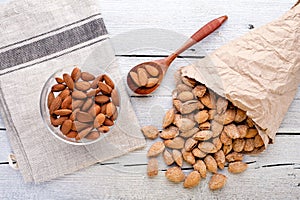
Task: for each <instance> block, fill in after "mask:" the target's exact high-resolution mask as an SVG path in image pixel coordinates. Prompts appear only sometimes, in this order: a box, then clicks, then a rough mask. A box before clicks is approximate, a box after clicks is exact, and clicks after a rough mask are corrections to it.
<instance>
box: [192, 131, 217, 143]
mask: <svg viewBox="0 0 300 200" xmlns="http://www.w3.org/2000/svg"><path fill="white" fill-rule="evenodd" d="M212 136H213V132H212V131H210V130H203V131H199V132H197V133H195V135H193V139H195V140H197V141H205V140H209V139H210V138H212Z"/></svg>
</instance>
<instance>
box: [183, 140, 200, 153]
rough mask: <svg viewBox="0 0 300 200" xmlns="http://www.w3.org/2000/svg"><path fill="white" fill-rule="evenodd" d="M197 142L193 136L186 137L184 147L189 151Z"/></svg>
mask: <svg viewBox="0 0 300 200" xmlns="http://www.w3.org/2000/svg"><path fill="white" fill-rule="evenodd" d="M197 143H198V141H197V140H194V139H193V138H188V139H187V140H186V141H185V143H184V149H185V150H186V151H191V150H192V149H193V148H194V147H195V146H196V145H197Z"/></svg>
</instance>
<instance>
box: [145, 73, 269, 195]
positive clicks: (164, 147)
mask: <svg viewBox="0 0 300 200" xmlns="http://www.w3.org/2000/svg"><path fill="white" fill-rule="evenodd" d="M142 132H143V133H144V135H145V137H146V138H148V139H152V140H154V139H157V138H158V139H157V140H158V141H156V142H155V143H154V144H153V145H152V146H151V147H150V149H149V150H148V154H147V156H148V157H149V161H148V167H147V173H148V176H149V177H153V176H156V175H157V174H158V160H157V158H156V157H157V156H159V155H160V154H162V156H163V159H164V162H165V164H166V165H168V166H170V168H168V169H167V171H166V173H165V176H166V178H167V179H168V180H170V181H172V182H175V183H180V182H183V186H184V187H185V188H192V187H195V186H197V185H198V184H199V183H200V181H201V178H206V174H207V172H211V173H212V174H213V175H212V177H211V179H210V181H209V188H210V189H211V190H216V189H220V188H222V187H223V186H224V185H225V183H226V180H227V177H226V176H225V175H223V174H221V173H219V171H220V170H223V169H224V167H225V166H228V171H229V172H230V173H234V174H237V173H241V172H243V171H245V170H246V169H247V164H246V163H244V162H243V156H244V154H245V153H258V152H260V151H262V150H263V149H264V143H263V140H262V138H261V137H260V135H259V134H258V131H257V129H256V128H255V126H254V123H253V121H252V120H251V119H250V118H249V117H247V116H246V113H245V112H244V111H243V110H240V109H238V108H237V107H235V106H234V105H232V103H230V102H229V101H227V100H226V99H225V98H223V97H221V96H218V95H217V94H215V93H214V92H213V91H209V90H208V89H207V88H206V87H205V85H203V84H201V83H199V82H197V81H195V80H194V79H190V78H187V77H181V80H180V81H179V82H178V84H177V86H176V89H175V90H174V91H173V108H171V109H170V110H168V111H167V112H166V114H165V117H164V120H163V130H162V131H159V130H158V129H157V128H156V127H154V126H145V127H143V128H142ZM184 162H186V163H187V164H188V165H191V166H192V169H193V171H192V172H190V173H189V174H188V175H187V176H186V175H185V174H184V172H183V171H182V169H181V167H182V166H183V163H184Z"/></svg>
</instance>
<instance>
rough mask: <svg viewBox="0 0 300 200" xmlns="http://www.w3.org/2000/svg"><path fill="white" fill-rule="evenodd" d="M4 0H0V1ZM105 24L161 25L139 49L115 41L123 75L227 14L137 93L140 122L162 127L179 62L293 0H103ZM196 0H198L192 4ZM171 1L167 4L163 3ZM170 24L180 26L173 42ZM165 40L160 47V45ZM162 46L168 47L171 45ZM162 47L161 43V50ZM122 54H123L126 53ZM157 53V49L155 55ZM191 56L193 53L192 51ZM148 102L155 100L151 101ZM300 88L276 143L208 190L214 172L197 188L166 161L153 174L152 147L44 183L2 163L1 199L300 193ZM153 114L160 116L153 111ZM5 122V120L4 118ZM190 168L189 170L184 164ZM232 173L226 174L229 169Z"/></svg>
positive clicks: (115, 27)
mask: <svg viewBox="0 0 300 200" xmlns="http://www.w3.org/2000/svg"><path fill="white" fill-rule="evenodd" d="M3 1H7V0H0V2H3ZM99 2H100V5H101V8H102V13H103V17H104V20H105V23H106V26H107V28H108V30H109V32H110V34H111V35H112V36H116V35H118V34H121V33H124V32H126V31H131V30H136V29H145V28H150V29H151V30H153V28H156V30H157V35H158V36H160V37H159V38H156V39H155V38H152V37H151V36H152V35H153V34H152V33H151V34H148V35H147V34H146V35H145V36H146V37H148V38H149V39H148V43H147V45H145V46H144V47H156V49H155V50H153V48H152V49H151V48H150V49H143V50H142V51H138V52H126V50H127V49H128V43H124V45H121V46H119V47H118V51H117V52H116V53H117V54H118V55H120V56H119V61H120V68H121V72H122V74H126V73H127V72H128V70H129V69H130V67H131V66H134V65H136V64H137V63H140V62H144V61H147V60H153V59H156V58H161V56H165V55H167V54H168V53H170V51H172V50H174V49H176V47H178V46H179V44H181V43H182V42H183V41H184V40H185V38H186V37H184V36H183V35H187V36H188V35H191V34H192V33H193V32H195V31H196V30H197V29H198V28H199V27H201V26H202V25H204V24H205V23H207V22H208V21H210V20H211V19H213V18H216V17H219V16H221V15H224V14H227V15H228V16H229V20H228V21H227V22H226V23H225V24H224V26H222V27H221V28H220V29H219V30H218V31H216V32H215V33H213V34H212V35H211V36H209V37H207V38H206V39H205V40H203V41H202V42H201V43H200V44H199V45H198V46H195V47H193V48H191V49H190V50H189V51H187V52H185V54H184V56H185V57H188V58H185V59H177V60H176V61H175V62H174V65H173V66H172V68H170V71H169V72H168V74H167V76H166V77H165V82H164V83H163V86H162V87H161V88H160V89H159V90H158V91H157V92H156V93H155V94H154V95H152V96H149V97H147V98H140V97H132V98H131V101H132V103H133V106H134V109H135V111H136V112H137V115H138V119H139V121H140V124H141V125H148V124H153V125H156V126H158V127H159V126H161V119H162V116H163V113H164V111H165V110H167V109H168V108H170V107H171V101H170V100H171V96H170V92H171V91H172V90H173V88H174V87H175V85H174V81H173V80H174V78H173V74H174V72H175V70H176V69H178V68H179V67H180V66H183V65H186V64H189V63H190V62H193V61H194V60H195V59H199V58H198V57H199V56H200V57H201V56H203V55H206V54H207V53H209V52H211V51H213V50H215V49H216V48H218V47H220V46H222V45H223V44H225V43H227V42H229V41H230V40H232V39H234V38H237V37H239V36H241V35H243V34H244V33H247V32H249V31H250V29H249V25H253V26H254V28H257V27H259V26H261V25H263V24H265V23H267V22H270V21H272V20H273V19H275V18H278V17H279V16H281V15H282V14H283V13H285V11H287V10H288V9H289V8H291V7H292V5H293V4H294V3H295V2H296V1H295V0H286V1H281V0H274V1H263V0H243V1H232V0H231V1H229V0H222V1H221V0H212V1H199V0H197V1H194V0H186V1H179V0H176V1H175V0H172V1H171V0H163V1H147V0H128V1H117V0H109V1H108V0H102V1H100V0H99ZM190 5H193V6H190ZM166 8H167V9H166ZM160 29H167V30H170V31H174V32H175V33H177V34H178V35H177V36H174V39H172V40H170V41H169V42H168V41H167V42H162V41H164V38H165V37H167V36H168V34H162V33H166V32H165V31H160ZM162 45H163V46H162ZM165 47H168V48H167V49H166V48H165ZM157 48H162V49H163V50H161V51H158V49H157ZM121 55H122V56H121ZM155 55H156V56H155ZM191 57H192V58H191ZM149 105H150V106H149ZM299 113H300V92H298V93H297V95H296V98H295V100H294V102H293V103H292V105H291V107H290V109H289V111H288V113H287V115H286V117H285V119H284V121H283V122H282V124H281V127H280V130H279V135H278V136H277V137H276V141H275V144H273V145H270V146H269V148H268V149H267V151H265V152H264V153H262V154H260V155H258V156H247V157H246V161H248V162H251V164H249V169H248V170H247V171H246V172H244V173H243V174H240V175H231V174H228V182H227V185H226V187H225V188H224V189H222V190H221V191H216V192H210V191H209V189H208V186H207V182H208V180H209V178H207V179H206V180H203V181H202V182H201V184H200V186H199V187H196V188H194V189H192V190H187V189H183V188H182V185H181V184H172V183H170V182H168V181H167V180H166V179H165V177H164V171H163V170H165V166H164V165H163V164H160V165H159V166H160V172H159V176H158V177H155V178H154V179H148V178H147V176H146V165H145V164H146V162H147V158H146V157H145V154H146V151H147V148H148V147H149V145H150V144H151V142H149V143H148V147H147V148H145V149H143V150H140V151H136V152H133V153H130V154H128V155H125V156H122V157H120V158H116V159H113V160H110V161H107V162H106V163H104V164H96V165H94V166H91V167H89V168H87V169H84V170H81V171H79V172H76V173H74V174H70V175H67V176H65V177H62V178H59V179H56V180H53V181H51V182H47V183H42V184H40V185H33V184H24V182H23V180H22V177H21V175H20V173H19V172H18V171H14V170H13V169H11V168H10V167H9V166H8V165H7V164H0V182H1V184H0V199H199V198H201V199H202V198H203V199H224V198H230V199H300V192H299V190H300V178H299V177H300V157H299V145H300V135H297V134H300V126H299V125H300V114H299ZM153 115H155V116H156V117H153ZM0 129H4V124H3V122H2V120H1V117H0ZM0 147H1V150H0V163H4V162H7V155H8V153H10V152H11V148H10V146H9V144H8V140H7V137H6V132H5V131H0ZM186 172H187V171H186ZM226 174H227V173H226Z"/></svg>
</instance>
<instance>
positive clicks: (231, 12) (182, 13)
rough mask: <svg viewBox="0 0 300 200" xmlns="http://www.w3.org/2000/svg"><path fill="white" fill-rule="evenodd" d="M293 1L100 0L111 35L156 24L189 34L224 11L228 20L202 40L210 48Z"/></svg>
mask: <svg viewBox="0 0 300 200" xmlns="http://www.w3.org/2000/svg"><path fill="white" fill-rule="evenodd" d="M295 2H296V0H287V1H280V0H275V1H272V3H270V2H268V1H262V0H257V1H252V0H245V1H242V2H240V1H228V0H225V1H223V0H214V1H206V2H203V1H193V0H186V1H172V2H171V1H159V2H155V3H153V2H150V1H147V0H130V1H101V2H100V3H101V7H102V13H103V17H104V20H105V23H106V26H107V29H108V31H109V32H110V34H111V35H116V34H120V33H123V32H126V31H130V30H136V29H142V28H159V29H168V30H172V31H176V32H177V33H180V34H184V35H187V36H190V35H191V34H193V33H194V32H195V31H196V30H198V29H199V28H200V27H201V26H202V25H204V24H205V23H207V22H208V21H210V20H212V19H213V18H216V17H219V16H222V15H224V14H227V15H228V16H229V20H228V22H227V23H226V24H225V25H224V26H222V27H221V28H220V29H219V30H218V31H217V32H215V33H213V34H212V35H211V36H210V37H208V38H206V39H205V40H204V41H202V42H201V45H202V47H203V49H205V50H207V51H208V52H210V51H212V50H214V49H216V48H217V47H220V46H221V45H223V44H225V43H226V42H228V41H229V40H232V39H234V38H237V37H239V36H241V35H243V34H244V33H246V32H248V31H249V24H252V25H254V27H259V26H261V25H263V24H265V23H267V22H270V21H272V20H274V19H276V18H278V17H279V16H281V15H282V14H283V13H285V12H286V11H287V10H289V9H290V8H291V7H292V5H293V4H294V3H295ZM190 5H192V6H190ZM166 8H167V9H166ZM253 13H255V14H253ZM116 22H117V23H116ZM149 40H151V37H150V38H149ZM124 42H126V41H124Z"/></svg>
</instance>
